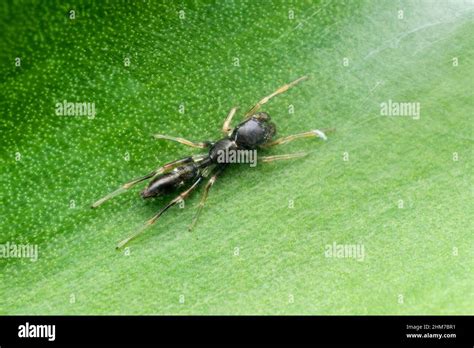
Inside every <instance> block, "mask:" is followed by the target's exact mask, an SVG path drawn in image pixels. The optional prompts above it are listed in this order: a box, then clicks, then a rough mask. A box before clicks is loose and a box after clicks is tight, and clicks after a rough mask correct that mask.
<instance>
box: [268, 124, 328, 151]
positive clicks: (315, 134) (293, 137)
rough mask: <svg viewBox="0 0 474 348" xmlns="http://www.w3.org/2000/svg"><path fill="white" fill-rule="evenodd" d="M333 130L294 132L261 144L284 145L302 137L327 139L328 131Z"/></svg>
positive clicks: (269, 145)
mask: <svg viewBox="0 0 474 348" xmlns="http://www.w3.org/2000/svg"><path fill="white" fill-rule="evenodd" d="M332 131H333V129H323V130H319V129H315V130H311V131H308V132H304V133H298V134H293V135H289V136H286V137H283V138H279V139H277V140H274V141H271V142H269V143H266V144H263V145H261V147H263V148H265V147H271V146H276V145H282V144H286V143H289V142H290V141H293V140H296V139H301V138H321V139H323V140H327V137H326V133H329V132H332Z"/></svg>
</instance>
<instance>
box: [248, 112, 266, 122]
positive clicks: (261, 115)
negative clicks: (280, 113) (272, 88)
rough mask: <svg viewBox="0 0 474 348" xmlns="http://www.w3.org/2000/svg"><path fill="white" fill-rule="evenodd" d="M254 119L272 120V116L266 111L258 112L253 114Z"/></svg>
mask: <svg viewBox="0 0 474 348" xmlns="http://www.w3.org/2000/svg"><path fill="white" fill-rule="evenodd" d="M252 117H253V118H254V119H256V120H259V121H270V120H271V117H270V115H269V114H267V113H266V112H258V113H256V114H255V115H253V116H252Z"/></svg>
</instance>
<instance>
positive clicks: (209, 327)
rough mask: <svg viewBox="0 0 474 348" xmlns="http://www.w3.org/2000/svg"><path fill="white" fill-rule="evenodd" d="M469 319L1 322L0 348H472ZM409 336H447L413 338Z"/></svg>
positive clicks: (180, 318) (20, 318) (137, 318)
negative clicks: (44, 330) (34, 330)
mask: <svg viewBox="0 0 474 348" xmlns="http://www.w3.org/2000/svg"><path fill="white" fill-rule="evenodd" d="M26 323H29V325H30V327H31V325H32V324H34V325H45V324H54V325H55V339H54V341H48V338H46V337H42V338H31V337H28V338H24V337H19V327H20V325H25V324H26ZM473 328H474V325H473V320H472V316H363V317H362V316H359V317H355V316H305V317H298V316H283V317H277V316H266V317H257V316H238V317H237V316H227V317H222V316H205V317H202V316H201V317H200V316H3V317H0V346H1V348H8V347H10V346H16V345H21V346H25V345H34V346H37V345H38V344H41V345H58V344H62V345H64V344H67V345H69V344H86V343H87V344H101V345H104V344H114V345H117V344H127V345H133V346H136V345H139V344H145V343H150V344H151V343H168V344H169V343H172V344H192V345H196V344H212V343H213V344H225V343H247V344H249V343H250V344H275V343H278V344H287V345H290V344H296V343H312V344H314V343H324V344H347V345H353V344H382V343H383V344H391V345H399V344H408V345H416V346H418V345H424V346H433V345H440V344H442V345H449V346H454V345H456V346H459V345H465V346H469V347H472V343H473V342H474V339H473V334H472V332H473ZM407 334H421V335H425V334H428V335H433V334H449V335H451V336H452V335H453V334H454V335H455V337H442V338H434V337H428V336H426V337H417V338H408V337H407Z"/></svg>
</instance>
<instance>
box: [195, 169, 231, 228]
mask: <svg viewBox="0 0 474 348" xmlns="http://www.w3.org/2000/svg"><path fill="white" fill-rule="evenodd" d="M223 169H224V168H222V167H221V168H219V169H218V170H217V171H216V173H215V174H214V175H213V176H211V178H210V179H209V180H208V181H207V184H206V187H204V191H203V193H202V196H201V200H200V202H199V206H198V209H197V211H196V214H195V215H194V218H193V221H192V222H191V224H190V225H189V228H188V229H189V231H191V230H192V229H193V228H194V226H195V225H196V222H197V220H198V218H199V215H200V214H201V211H202V209H203V208H204V205H205V204H206V200H207V196H208V194H209V190H210V189H211V187H212V185H214V183H215V182H216V179H217V176H218V175H219V174H220V173H222V171H223Z"/></svg>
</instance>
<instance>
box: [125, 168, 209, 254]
mask: <svg viewBox="0 0 474 348" xmlns="http://www.w3.org/2000/svg"><path fill="white" fill-rule="evenodd" d="M202 178H203V177H202V176H199V177H198V178H197V179H196V181H195V182H194V183H193V184H192V185H191V187H189V188H188V189H187V190H185V191H183V192H181V193H180V194H179V195H178V196H176V197H175V198H173V199H172V200H171V201H170V202H169V203H168V204H167V205H166V206H165V207H163V208H162V209H161V210H160V211H159V212H158V213H156V214H155V215H153V216H152V217H151V219H149V220H147V221H146V222H145V224H144V225H143V226H142V227H141V228H140V229H139V230H138V231H136V232H135V233H134V234H132V235H130V236H129V237H127V238H125V239H124V240H122V241H121V242H120V243H118V244H117V249H120V248H122V247H124V246H125V245H126V244H127V243H129V242H130V241H131V240H132V239H135V238H136V237H137V236H139V235H140V234H142V233H143V232H145V230H146V229H147V228H148V227H150V226H151V225H153V224H154V223H155V222H156V221H157V220H158V219H159V218H160V216H161V215H163V213H164V212H165V211H167V210H168V209H169V208H171V207H172V206H174V205H176V204H177V203H179V202H181V201H182V200H184V199H186V198H187V197H188V196H189V194H190V193H191V192H192V191H193V190H194V189H195V188H196V187H197V186H198V184H199V183H200V182H201V180H202Z"/></svg>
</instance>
